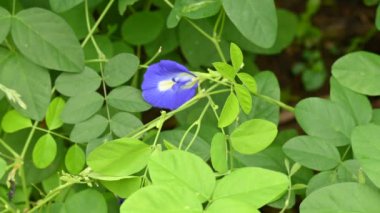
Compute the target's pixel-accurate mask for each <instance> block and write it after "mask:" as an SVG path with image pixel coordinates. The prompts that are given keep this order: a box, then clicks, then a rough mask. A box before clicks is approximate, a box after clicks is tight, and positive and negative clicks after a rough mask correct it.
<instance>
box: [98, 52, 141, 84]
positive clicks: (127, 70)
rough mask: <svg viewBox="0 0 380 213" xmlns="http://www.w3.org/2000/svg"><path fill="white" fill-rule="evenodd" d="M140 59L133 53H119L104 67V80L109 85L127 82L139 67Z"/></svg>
mask: <svg viewBox="0 0 380 213" xmlns="http://www.w3.org/2000/svg"><path fill="white" fill-rule="evenodd" d="M139 64H140V60H139V58H137V57H136V56H135V55H133V54H129V53H121V54H118V55H116V56H114V57H113V58H111V59H110V60H109V61H108V62H107V63H106V66H105V67H104V81H105V82H106V83H107V85H108V86H110V87H115V86H119V85H121V84H123V83H125V82H127V81H128V80H129V79H130V78H131V77H132V76H133V75H134V74H135V73H136V71H137V69H138V68H139Z"/></svg>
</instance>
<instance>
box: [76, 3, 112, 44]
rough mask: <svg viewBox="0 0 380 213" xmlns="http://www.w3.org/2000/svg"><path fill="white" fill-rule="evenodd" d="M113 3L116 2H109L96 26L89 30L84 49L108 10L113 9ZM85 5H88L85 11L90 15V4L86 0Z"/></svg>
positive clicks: (84, 41)
mask: <svg viewBox="0 0 380 213" xmlns="http://www.w3.org/2000/svg"><path fill="white" fill-rule="evenodd" d="M113 2H114V0H110V1H109V2H108V4H107V5H106V7H105V8H104V10H103V12H102V14H100V16H99V18H98V20H96V22H95V24H94V26H93V27H92V28H91V29H90V30H89V33H88V34H87V36H86V38H85V39H84V40H83V42H82V44H81V46H82V47H84V46H85V45H86V43H87V42H88V40H89V39H90V38H91V37H92V35H93V34H94V32H95V30H96V29H97V28H98V26H99V24H100V22H101V21H102V20H103V18H104V16H105V15H106V14H107V12H108V10H109V9H110V8H111V6H112V3H113ZM85 4H86V7H85V10H86V13H87V14H88V2H87V0H85ZM86 16H87V15H86Z"/></svg>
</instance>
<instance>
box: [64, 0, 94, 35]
mask: <svg viewBox="0 0 380 213" xmlns="http://www.w3.org/2000/svg"><path fill="white" fill-rule="evenodd" d="M91 2H92V1H91ZM89 4H91V3H90V2H89ZM59 15H60V16H61V17H62V18H63V19H64V20H65V21H66V22H67V24H69V25H70V27H71V29H72V30H73V31H74V33H75V35H76V37H77V38H78V39H79V40H81V39H84V38H85V37H86V36H87V33H88V30H87V23H86V10H85V5H84V4H79V5H78V6H75V7H74V8H71V9H70V10H68V11H65V12H64V13H60V14H59ZM88 18H89V19H90V23H91V26H93V25H94V23H95V21H94V17H93V16H90V17H88Z"/></svg>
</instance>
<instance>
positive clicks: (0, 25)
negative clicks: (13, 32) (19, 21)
mask: <svg viewBox="0 0 380 213" xmlns="http://www.w3.org/2000/svg"><path fill="white" fill-rule="evenodd" d="M10 29H11V14H10V13H9V12H8V11H7V10H6V9H4V8H2V7H0V44H1V43H3V41H4V39H5V38H6V37H7V35H8V33H9V30H10Z"/></svg>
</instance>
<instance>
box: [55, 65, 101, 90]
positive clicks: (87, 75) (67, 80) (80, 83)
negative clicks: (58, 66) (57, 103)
mask: <svg viewBox="0 0 380 213" xmlns="http://www.w3.org/2000/svg"><path fill="white" fill-rule="evenodd" d="M100 83H101V78H100V76H99V75H98V73H96V72H95V71H94V70H93V69H91V68H89V67H85V69H84V70H83V72H80V73H62V74H60V75H59V76H58V78H57V79H56V80H55V87H56V88H57V90H58V92H60V93H62V94H63V95H66V96H76V95H80V94H85V93H89V92H94V91H96V90H97V89H98V88H99V86H100Z"/></svg>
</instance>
